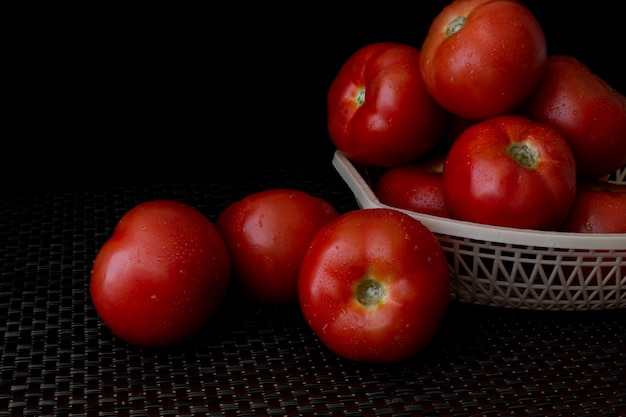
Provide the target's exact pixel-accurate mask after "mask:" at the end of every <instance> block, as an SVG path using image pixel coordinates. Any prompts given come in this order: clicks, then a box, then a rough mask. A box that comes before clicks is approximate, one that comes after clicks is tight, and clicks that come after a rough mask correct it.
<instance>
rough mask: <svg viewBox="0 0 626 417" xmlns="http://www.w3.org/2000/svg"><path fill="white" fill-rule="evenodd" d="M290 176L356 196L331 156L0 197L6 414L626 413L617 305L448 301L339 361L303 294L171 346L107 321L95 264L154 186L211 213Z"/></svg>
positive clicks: (1, 370) (233, 300)
mask: <svg viewBox="0 0 626 417" xmlns="http://www.w3.org/2000/svg"><path fill="white" fill-rule="evenodd" d="M271 187H293V188H298V189H301V190H304V191H308V192H310V193H312V194H315V195H319V196H321V197H324V198H326V199H327V200H328V201H330V202H331V203H332V204H334V205H335V206H336V207H337V209H338V210H339V211H341V212H345V211H347V210H351V209H355V208H356V203H355V200H354V198H353V195H352V194H351V192H350V190H349V188H348V187H347V186H346V185H345V184H344V183H343V182H342V180H341V178H340V177H339V175H338V174H337V173H336V172H335V171H334V170H333V168H332V167H331V166H330V165H329V166H328V167H320V168H319V169H309V168H307V169H301V170H300V169H297V168H295V169H289V170H280V169H271V168H268V169H267V170H262V171H260V172H258V173H257V174H256V175H255V176H254V178H250V179H247V180H241V179H237V180H232V181H229V180H228V178H222V179H220V180H219V181H217V180H216V181H206V182H203V183H187V182H183V183H162V184H157V185H150V186H128V187H111V188H110V189H98V190H90V191H72V192H67V191H64V192H56V193H52V192H48V193H33V194H28V193H20V194H14V195H8V196H5V197H4V198H3V199H2V201H0V208H1V213H0V216H1V217H0V268H1V270H0V273H1V275H0V417H4V416H18V415H29V416H44V415H46V416H52V415H55V416H70V415H72V416H79V415H87V416H183V415H193V416H213V415H214V416H218V415H223V416H235V415H238V416H262V415H270V416H272V415H274V416H282V415H293V416H409V415H422V416H469V415H483V416H484V415H492V416H509V415H510V416H553V415H554V416H556V415H559V416H570V415H571V416H616V417H617V416H622V415H626V311H625V310H622V309H620V310H609V311H593V312H592V311H588V312H540V311H522V310H512V309H496V308H491V307H480V306H472V305H467V304H455V303H453V304H451V305H450V308H449V310H448V314H447V316H446V318H445V321H444V323H443V325H442V327H441V329H440V331H439V333H438V334H437V336H436V337H435V339H434V340H433V341H432V343H431V344H430V345H429V346H428V348H426V349H425V350H423V351H422V352H420V353H419V354H417V355H416V356H414V357H412V358H411V359H409V360H406V361H404V362H402V363H396V364H388V365H380V364H364V363H355V362H350V361H346V360H343V359H341V358H339V357H337V356H335V355H334V354H332V353H331V352H329V351H328V350H327V349H326V348H325V347H324V346H323V345H321V344H320V342H319V341H318V339H317V338H316V337H315V335H314V334H313V333H312V332H311V330H310V329H309V328H308V326H307V324H306V322H305V321H304V320H303V318H302V316H301V313H300V311H299V309H298V307H297V306H290V307H263V306H255V305H251V304H250V303H243V302H242V299H241V297H239V294H237V291H236V290H232V291H230V292H229V293H228V295H227V298H226V300H224V302H223V303H222V305H221V306H220V309H219V310H218V311H217V313H216V314H215V316H214V317H213V318H212V320H211V321H210V323H209V324H208V325H207V327H206V329H205V331H203V332H202V333H201V334H199V335H198V336H197V337H196V338H194V339H192V340H190V341H188V342H187V343H184V344H182V345H180V346H177V347H174V348H168V349H161V350H150V349H143V348H138V347H134V346H131V345H128V344H126V343H124V342H123V341H121V340H119V339H117V338H115V337H114V336H112V335H111V334H110V332H109V331H108V329H107V328H106V327H105V326H104V325H103V324H102V323H101V322H100V320H99V318H98V315H97V313H96V311H95V309H94V307H93V305H92V303H91V300H90V298H89V290H88V288H89V272H90V266H91V263H92V261H93V259H94V257H95V254H96V252H97V250H98V249H99V247H100V246H101V245H102V244H103V243H104V241H105V240H106V239H107V237H108V236H109V235H110V234H111V232H112V230H113V227H114V226H115V223H116V222H117V220H118V219H119V217H120V216H121V215H122V214H123V213H124V212H126V211H127V210H128V209H130V208H131V207H132V206H134V205H135V204H138V203H139V202H141V201H145V200H148V199H153V198H175V199H178V200H181V201H184V202H187V203H190V204H192V205H194V206H196V207H197V208H199V209H200V210H201V211H203V212H204V213H205V214H206V215H207V216H208V217H209V218H210V219H211V220H214V219H215V218H216V216H217V215H218V214H219V213H220V212H221V210H223V209H224V208H225V207H226V205H228V204H229V203H231V202H232V201H234V200H235V199H238V198H241V197H243V196H245V195H247V194H250V193H252V192H255V191H260V190H262V189H265V188H271Z"/></svg>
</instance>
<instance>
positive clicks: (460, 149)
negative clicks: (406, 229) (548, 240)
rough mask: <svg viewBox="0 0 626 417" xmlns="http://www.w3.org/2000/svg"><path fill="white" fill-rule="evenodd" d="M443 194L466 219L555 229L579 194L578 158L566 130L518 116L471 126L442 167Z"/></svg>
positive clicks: (448, 204)
mask: <svg viewBox="0 0 626 417" xmlns="http://www.w3.org/2000/svg"><path fill="white" fill-rule="evenodd" d="M443 185H444V198H445V202H446V207H447V208H448V211H449V212H450V214H451V215H452V216H453V217H455V218H457V219H461V220H467V221H473V222H477V223H483V224H491V225H498V226H510V227H519V228H531V229H552V230H554V229H556V228H558V227H559V226H560V224H561V223H562V222H563V220H564V219H565V216H566V215H567V213H568V211H569V209H570V207H571V205H572V202H573V201H574V196H575V193H576V162H575V160H574V155H573V154H572V151H571V149H570V148H569V146H568V145H567V142H566V141H565V139H564V138H563V136H562V135H561V134H559V133H558V132H557V131H556V130H554V129H553V128H551V127H550V126H548V125H545V124H543V123H538V122H535V121H532V120H530V119H528V118H526V117H523V116H519V115H504V116H496V117H493V118H489V119H486V120H483V121H481V122H478V123H476V124H474V125H472V126H470V127H469V128H468V129H466V130H465V131H464V132H463V133H462V134H461V135H460V136H459V138H458V139H457V140H456V141H455V142H454V144H453V145H452V147H451V148H450V151H449V152H448V155H447V157H446V162H445V165H444V170H443Z"/></svg>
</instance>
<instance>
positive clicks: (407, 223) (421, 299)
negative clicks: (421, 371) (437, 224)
mask: <svg viewBox="0 0 626 417" xmlns="http://www.w3.org/2000/svg"><path fill="white" fill-rule="evenodd" d="M449 274H450V270H449V267H448V264H447V262H446V259H445V255H444V252H443V249H442V247H441V245H440V244H439V241H438V240H437V239H436V237H435V236H434V235H433V234H432V232H430V230H429V229H427V228H426V227H425V226H424V225H423V224H422V223H420V222H419V221H417V220H416V219H414V218H412V217H410V216H409V215H407V214H405V213H403V212H401V211H399V210H395V209H389V208H373V209H366V210H357V211H352V212H347V213H344V214H342V215H341V216H340V217H339V218H337V219H335V220H334V221H332V222H330V223H329V224H327V225H326V226H324V227H323V228H322V229H321V230H320V231H319V232H318V233H317V234H316V235H315V237H314V238H313V241H312V243H311V246H310V248H309V249H308V251H307V253H306V255H305V257H304V260H303V263H302V268H301V270H300V280H299V284H298V285H299V295H300V306H301V309H302V312H303V315H304V317H305V319H306V321H307V323H308V324H309V325H310V326H311V328H312V330H313V331H314V333H316V334H317V336H318V337H319V338H320V340H321V341H322V342H323V343H324V345H325V346H326V347H328V348H329V349H330V350H331V351H333V352H334V353H336V354H337V355H339V356H341V357H343V358H346V359H350V360H354V361H362V362H396V361H400V360H403V359H406V358H408V357H410V356H412V355H414V354H416V353H417V352H418V351H420V350H421V349H423V348H424V347H425V346H426V345H428V344H429V343H430V342H431V340H432V339H433V338H434V336H435V334H436V331H437V329H438V327H439V326H440V322H441V321H442V319H443V317H444V315H445V312H446V310H447V306H448V300H449V296H450V292H449V291H450V280H449ZM366 295H369V298H368V297H365V296H366ZM366 300H367V302H366Z"/></svg>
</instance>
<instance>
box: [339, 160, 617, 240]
mask: <svg viewBox="0 0 626 417" xmlns="http://www.w3.org/2000/svg"><path fill="white" fill-rule="evenodd" d="M332 164H333V166H334V167H335V169H336V170H337V172H338V173H339V175H340V176H341V177H342V179H343V180H344V181H345V182H346V184H347V185H348V187H349V188H350V189H351V190H352V192H353V194H354V196H355V198H356V200H357V203H358V204H359V206H360V207H361V208H363V209H369V208H391V209H394V210H398V211H402V212H405V213H407V214H409V215H410V216H411V217H413V218H415V219H417V220H419V221H421V222H422V223H423V224H424V225H425V226H426V227H428V228H429V229H430V230H431V231H432V232H433V233H435V234H441V235H448V236H457V237H461V238H467V239H472V240H482V241H491V242H497V243H503V244H512V245H524V246H530V247H541V248H563V249H578V250H617V251H625V252H626V233H612V234H608V233H593V234H591V233H590V234H586V233H585V234H583V233H570V232H554V231H543V230H533V229H518V228H512V227H503V226H490V225H484V224H479V223H474V222H468V221H462V220H456V219H448V218H443V217H438V216H433V215H430V214H424V213H416V212H414V211H410V210H405V209H400V208H396V207H392V206H388V205H386V204H383V203H381V202H380V200H379V199H378V198H377V197H376V195H375V194H374V191H373V190H372V188H371V187H370V186H369V185H368V183H367V182H366V181H365V179H364V178H363V176H362V175H361V174H360V173H359V171H358V170H357V169H356V167H355V166H354V165H353V164H352V162H351V161H350V160H349V159H348V158H347V157H346V156H345V154H344V153H343V152H342V151H341V150H338V149H337V150H335V152H334V155H333V160H332Z"/></svg>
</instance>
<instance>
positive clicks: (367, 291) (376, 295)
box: [356, 278, 385, 307]
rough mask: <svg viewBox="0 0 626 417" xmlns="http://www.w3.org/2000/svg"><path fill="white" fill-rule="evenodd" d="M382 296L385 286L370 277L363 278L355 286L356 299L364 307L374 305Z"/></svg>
mask: <svg viewBox="0 0 626 417" xmlns="http://www.w3.org/2000/svg"><path fill="white" fill-rule="evenodd" d="M384 296H385V288H384V287H383V285H382V284H381V283H380V282H378V281H376V280H373V279H371V278H366V279H364V280H363V281H361V282H359V284H358V285H357V287H356V299H357V301H358V302H359V303H360V304H362V305H364V306H366V307H371V306H375V305H376V304H378V303H379V302H380V301H381V300H382V299H383V297H384Z"/></svg>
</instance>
